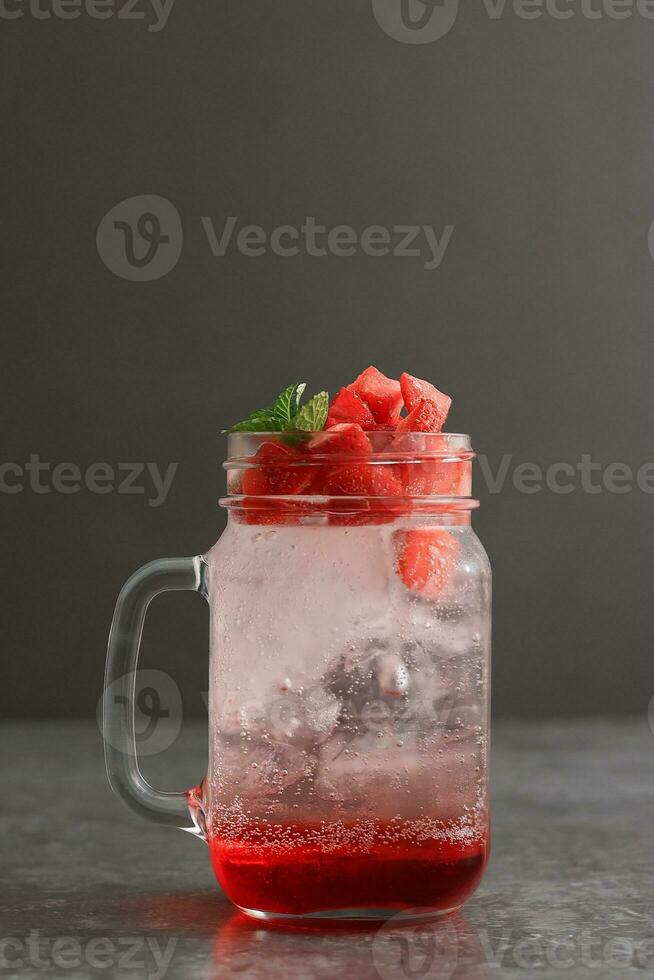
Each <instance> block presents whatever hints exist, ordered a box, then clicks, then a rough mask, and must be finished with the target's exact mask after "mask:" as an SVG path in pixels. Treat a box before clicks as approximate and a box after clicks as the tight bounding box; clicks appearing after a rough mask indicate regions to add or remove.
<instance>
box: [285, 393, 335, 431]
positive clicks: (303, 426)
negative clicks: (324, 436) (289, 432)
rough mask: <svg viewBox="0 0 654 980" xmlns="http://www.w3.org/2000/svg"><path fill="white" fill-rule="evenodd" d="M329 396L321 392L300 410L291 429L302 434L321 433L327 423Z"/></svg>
mask: <svg viewBox="0 0 654 980" xmlns="http://www.w3.org/2000/svg"><path fill="white" fill-rule="evenodd" d="M328 409H329V395H328V393H327V392H326V391H321V392H319V393H318V394H317V395H314V396H313V398H312V399H311V400H310V401H308V402H307V403H306V405H304V406H303V408H301V409H300V411H299V412H298V413H297V415H296V416H295V418H294V419H293V421H292V423H291V428H293V429H299V430H300V432H321V431H322V429H324V428H325V422H326V421H327V411H328Z"/></svg>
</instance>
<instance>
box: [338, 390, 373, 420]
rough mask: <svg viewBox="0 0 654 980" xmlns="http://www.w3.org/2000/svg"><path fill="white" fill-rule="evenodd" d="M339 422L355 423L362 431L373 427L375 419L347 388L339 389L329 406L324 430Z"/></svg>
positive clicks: (362, 402)
mask: <svg viewBox="0 0 654 980" xmlns="http://www.w3.org/2000/svg"><path fill="white" fill-rule="evenodd" d="M339 422H357V423H358V424H359V425H360V426H361V428H362V429H364V430H365V429H374V427H375V417H374V415H373V414H372V412H371V411H370V409H369V408H368V406H367V405H366V403H365V402H364V401H361V399H360V398H359V396H358V395H356V394H355V393H354V392H353V391H350V390H349V389H348V388H341V390H340V391H339V393H338V394H337V395H336V397H335V398H334V400H333V402H332V403H331V405H330V406H329V413H328V415H327V424H326V428H327V429H330V428H331V427H332V426H334V425H337V424H338V423H339Z"/></svg>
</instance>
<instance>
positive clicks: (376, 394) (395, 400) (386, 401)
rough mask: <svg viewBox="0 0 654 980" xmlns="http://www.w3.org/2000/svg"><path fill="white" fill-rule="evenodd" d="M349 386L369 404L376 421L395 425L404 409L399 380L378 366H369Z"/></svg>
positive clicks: (349, 389) (350, 389)
mask: <svg viewBox="0 0 654 980" xmlns="http://www.w3.org/2000/svg"><path fill="white" fill-rule="evenodd" d="M347 388H348V391H352V392H354V394H355V395H358V397H359V398H360V399H361V400H362V401H364V402H365V403H366V404H367V405H368V407H369V408H370V411H371V412H372V414H373V415H374V417H375V422H377V423H380V424H382V425H395V424H396V422H397V421H398V420H399V418H400V412H401V410H402V391H401V388H400V383H399V381H394V380H393V379H392V378H387V377H386V375H385V374H382V373H381V371H378V370H377V368H376V367H369V368H366V370H365V371H364V372H363V373H362V374H360V375H359V377H358V378H357V379H356V381H353V382H352V384H351V385H348V386H347Z"/></svg>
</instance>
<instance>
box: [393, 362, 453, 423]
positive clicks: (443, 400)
mask: <svg viewBox="0 0 654 980" xmlns="http://www.w3.org/2000/svg"><path fill="white" fill-rule="evenodd" d="M400 388H401V391H402V397H403V399H404V404H405V405H406V409H407V412H409V414H411V412H412V411H413V410H414V408H416V407H417V405H418V404H419V403H420V402H421V401H422V400H423V399H425V398H426V399H427V400H428V401H431V402H434V404H435V406H436V409H437V411H438V414H439V416H440V417H441V419H442V421H441V423H440V425H439V427H438V429H432V430H431V431H432V432H440V430H441V429H442V428H443V425H444V423H445V419H446V418H447V415H448V412H449V410H450V406H451V404H452V399H451V398H450V396H449V395H444V394H443V392H442V391H439V390H438V388H436V387H434V385H432V384H430V383H429V381H422V380H421V379H420V378H414V377H413V376H412V375H410V374H406V372H405V373H404V374H402V375H400Z"/></svg>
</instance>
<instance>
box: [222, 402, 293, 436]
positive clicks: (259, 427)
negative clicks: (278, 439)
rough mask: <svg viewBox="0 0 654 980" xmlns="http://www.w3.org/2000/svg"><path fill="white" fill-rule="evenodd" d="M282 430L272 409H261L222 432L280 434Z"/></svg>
mask: <svg viewBox="0 0 654 980" xmlns="http://www.w3.org/2000/svg"><path fill="white" fill-rule="evenodd" d="M282 428H283V427H282V425H281V424H280V422H279V419H278V418H277V416H276V415H275V413H274V411H273V410H272V408H261V409H259V411H258V412H253V413H252V415H249V416H248V418H246V419H244V420H243V422H237V423H236V425H233V426H232V427H231V429H223V432H281V430H282Z"/></svg>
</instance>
